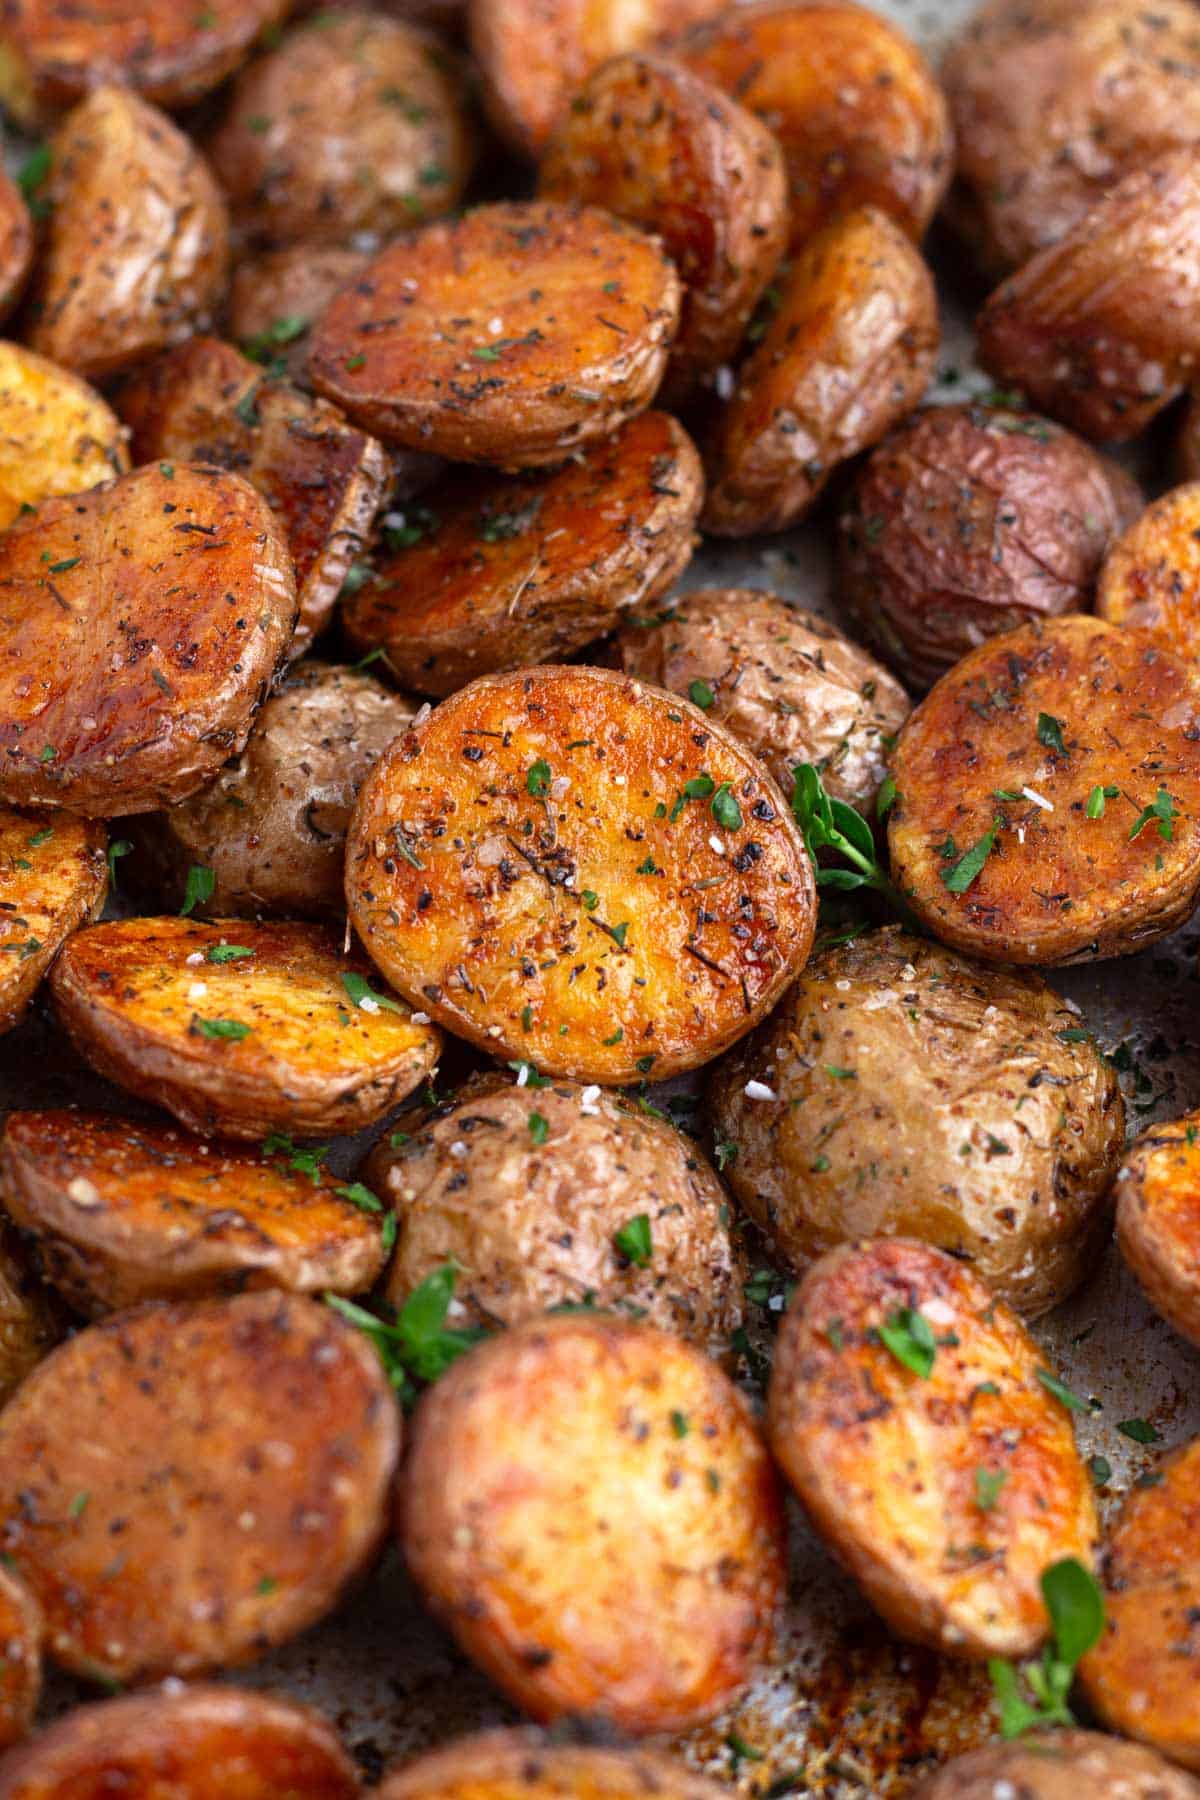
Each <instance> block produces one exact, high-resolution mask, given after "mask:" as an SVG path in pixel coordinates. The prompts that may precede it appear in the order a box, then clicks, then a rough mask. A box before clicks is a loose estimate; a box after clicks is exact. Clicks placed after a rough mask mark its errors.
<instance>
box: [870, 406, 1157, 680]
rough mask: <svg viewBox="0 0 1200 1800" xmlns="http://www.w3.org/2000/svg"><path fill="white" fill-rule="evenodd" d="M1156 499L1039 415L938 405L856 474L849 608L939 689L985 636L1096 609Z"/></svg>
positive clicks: (910, 422)
mask: <svg viewBox="0 0 1200 1800" xmlns="http://www.w3.org/2000/svg"><path fill="white" fill-rule="evenodd" d="M1144 505H1145V501H1144V499H1143V497H1142V494H1141V491H1140V489H1139V488H1138V485H1137V483H1136V482H1135V481H1134V480H1133V479H1132V477H1130V476H1129V475H1127V474H1126V473H1125V471H1124V470H1123V469H1122V468H1120V467H1119V466H1118V465H1117V464H1116V463H1113V462H1109V461H1108V459H1107V458H1106V457H1103V456H1099V455H1098V454H1097V453H1096V451H1094V450H1093V449H1092V448H1091V446H1090V445H1088V444H1085V443H1084V442H1083V441H1082V439H1081V438H1077V437H1074V436H1073V435H1072V434H1071V433H1070V432H1069V431H1064V430H1063V429H1062V427H1061V426H1059V425H1052V424H1051V423H1050V421H1049V420H1048V419H1041V418H1039V417H1038V415H1037V414H1036V413H1027V412H1013V411H1011V410H1009V408H1007V407H994V406H990V405H981V404H979V403H975V402H973V403H971V404H968V405H963V406H930V407H926V408H923V409H922V410H921V411H920V412H917V413H914V414H913V415H912V417H911V418H909V419H906V420H905V421H904V422H903V424H901V425H898V426H897V427H896V429H895V430H894V431H892V432H890V433H889V434H888V436H887V437H886V438H884V440H883V442H882V443H881V444H879V445H878V446H877V447H876V448H875V449H874V450H873V451H872V452H871V454H870V456H869V457H867V459H866V461H865V462H864V463H862V464H861V466H860V467H859V469H858V470H857V472H856V474H855V477H854V480H853V485H852V486H851V488H850V491H849V494H848V496H847V498H846V500H845V502H844V504H843V509H842V513H841V516H840V518H839V520H838V574H837V598H838V604H839V605H840V606H844V607H846V608H847V609H848V610H849V612H850V614H851V616H852V617H853V619H854V620H855V622H856V624H857V625H858V626H859V627H860V629H861V630H862V633H863V636H864V638H865V639H866V641H867V642H868V643H869V644H871V645H872V646H873V648H874V649H876V650H878V651H879V653H880V655H881V656H883V657H885V658H886V660H887V661H888V662H889V663H891V665H892V667H893V668H894V669H896V670H897V671H898V672H899V673H900V674H901V675H902V676H904V677H905V679H906V680H908V681H911V682H912V683H913V685H914V686H916V687H919V688H927V687H929V686H930V685H931V683H933V682H935V681H936V680H937V678H938V676H939V675H944V674H945V672H946V670H947V669H949V668H951V667H953V665H954V664H955V663H956V662H957V661H958V659H959V657H960V656H965V655H966V653H967V651H968V650H973V649H974V648H975V646H976V645H977V644H980V643H982V642H983V641H984V639H985V638H989V637H995V636H997V635H998V634H999V633H1000V632H1002V631H1011V630H1012V629H1013V628H1014V627H1015V626H1017V625H1023V624H1024V623H1025V621H1026V620H1027V619H1035V618H1054V617H1056V616H1057V615H1058V614H1059V613H1064V612H1080V611H1086V610H1087V609H1088V608H1089V606H1090V603H1091V598H1092V591H1093V588H1094V586H1095V582H1096V576H1097V574H1098V573H1099V569H1100V565H1101V562H1102V560H1103V558H1104V556H1105V554H1106V553H1107V551H1108V549H1109V547H1110V545H1111V544H1112V543H1113V542H1114V540H1115V539H1116V537H1117V536H1118V534H1119V533H1120V532H1121V531H1122V530H1124V528H1125V527H1126V526H1127V525H1129V524H1131V523H1132V521H1133V520H1134V519H1135V518H1136V517H1137V515H1138V514H1139V512H1140V511H1141V509H1142V507H1143V506H1144Z"/></svg>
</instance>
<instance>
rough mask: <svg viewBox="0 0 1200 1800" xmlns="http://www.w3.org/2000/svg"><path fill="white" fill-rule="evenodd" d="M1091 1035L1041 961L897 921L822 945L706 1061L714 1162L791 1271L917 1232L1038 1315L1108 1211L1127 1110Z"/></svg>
mask: <svg viewBox="0 0 1200 1800" xmlns="http://www.w3.org/2000/svg"><path fill="white" fill-rule="evenodd" d="M1086 1035H1087V1034H1086V1033H1085V1032H1083V1031H1082V1030H1081V1029H1080V1027H1079V1022H1078V1018H1077V1016H1076V1015H1075V1014H1073V1013H1072V1012H1070V1011H1069V1010H1068V1008H1067V1007H1066V1006H1065V1005H1064V1004H1063V1002H1062V1001H1061V1000H1059V999H1058V997H1057V995H1055V994H1054V993H1053V992H1052V991H1051V989H1050V988H1048V987H1047V986H1046V985H1045V984H1044V983H1043V982H1042V981H1041V980H1040V978H1038V977H1037V976H1034V975H1029V974H1016V973H1009V972H1006V971H1004V970H1000V969H989V968H986V967H984V966H983V965H982V964H979V963H970V962H967V961H966V960H965V959H964V958H963V957H959V956H955V955H954V954H953V953H952V952H951V951H948V950H943V949H942V948H941V946H940V945H938V944H931V943H929V942H928V941H927V940H926V939H924V938H918V937H914V936H911V935H910V934H909V933H907V932H905V931H901V930H900V929H899V928H898V927H888V928H887V929H885V930H883V931H876V932H870V933H868V934H867V935H865V936H862V937H857V938H855V939H854V940H853V941H852V942H850V943H847V944H837V945H834V946H833V947H831V948H830V949H828V950H825V951H823V952H822V953H821V954H820V955H819V956H816V957H814V958H813V960H812V962H810V963H809V965H808V967H807V968H806V969H805V971H804V973H803V975H802V976H801V977H800V979H799V980H798V981H797V982H796V983H795V985H794V986H793V987H792V988H790V989H789V990H788V993H787V994H786V996H785V997H784V1000H783V1003H782V1005H780V1006H779V1007H778V1008H777V1009H776V1011H775V1013H774V1014H773V1015H772V1017H771V1019H770V1020H769V1021H768V1023H767V1024H766V1025H764V1026H763V1028H762V1029H761V1030H760V1031H758V1032H756V1033H755V1034H754V1036H753V1037H750V1038H748V1039H747V1040H746V1041H745V1043H744V1044H742V1045H741V1046H740V1047H739V1048H738V1050H737V1051H735V1052H734V1054H733V1055H732V1056H730V1057H727V1058H726V1059H725V1061H724V1062H722V1063H721V1064H719V1065H718V1067H717V1069H716V1071H715V1073H714V1076H713V1081H712V1087H711V1100H712V1115H713V1129H714V1131H715V1133H716V1135H717V1138H718V1140H719V1141H720V1142H722V1143H724V1144H725V1145H726V1146H729V1145H733V1146H736V1155H735V1156H734V1157H733V1158H732V1159H731V1160H730V1162H729V1163H728V1165H727V1179H728V1180H729V1182H730V1184H731V1185H732V1187H733V1190H734V1192H735V1194H736V1195H737V1197H738V1199H739V1200H740V1201H741V1203H742V1205H743V1206H744V1207H745V1209H746V1211H747V1212H748V1213H749V1214H750V1216H751V1218H752V1219H754V1220H755V1222H756V1223H757V1224H758V1225H759V1226H760V1227H761V1228H762V1230H763V1231H764V1232H766V1233H767V1234H768V1236H769V1237H770V1238H771V1239H772V1240H773V1242H774V1244H775V1246H776V1249H777V1251H778V1252H779V1253H780V1254H781V1255H782V1257H783V1258H784V1259H785V1260H786V1262H787V1263H788V1264H789V1265H790V1266H791V1267H792V1268H793V1269H795V1270H797V1271H800V1270H803V1269H804V1268H805V1267H807V1265H808V1264H809V1263H810V1262H811V1261H812V1260H813V1258H814V1257H817V1256H820V1255H821V1254H822V1252H824V1251H826V1250H829V1249H832V1248H833V1246H834V1245H836V1244H842V1243H845V1242H846V1241H847V1240H849V1239H854V1238H858V1237H883V1236H887V1237H893V1236H896V1237H915V1238H921V1239H923V1240H924V1241H925V1242H926V1243H930V1244H936V1245H937V1246H938V1247H939V1248H940V1249H942V1250H946V1251H949V1252H950V1253H951V1254H953V1255H954V1256H957V1257H958V1258H960V1260H962V1261H964V1262H967V1263H970V1264H971V1266H972V1268H973V1269H974V1271H975V1272H976V1273H977V1274H978V1275H979V1276H981V1277H982V1279H983V1280H984V1281H986V1282H987V1284H988V1286H989V1287H990V1288H991V1289H992V1290H993V1292H995V1293H997V1294H999V1295H1000V1297H1001V1298H1002V1299H1003V1300H1005V1301H1007V1303H1008V1304H1009V1305H1010V1306H1013V1307H1015V1308H1016V1310H1017V1311H1018V1312H1020V1313H1022V1314H1024V1315H1025V1316H1026V1317H1029V1318H1033V1317H1036V1315H1037V1314H1039V1313H1043V1312H1045V1311H1046V1310H1047V1309H1048V1308H1049V1307H1051V1306H1057V1305H1058V1303H1059V1301H1060V1300H1063V1299H1065V1298H1066V1296H1067V1295H1068V1294H1069V1293H1070V1292H1071V1290H1072V1289H1073V1288H1074V1287H1076V1286H1077V1285H1078V1283H1079V1282H1080V1281H1081V1280H1082V1279H1083V1277H1084V1276H1085V1275H1086V1274H1087V1272H1088V1269H1089V1267H1090V1266H1091V1264H1092V1262H1093V1261H1094V1259H1095V1257H1096V1256H1097V1255H1098V1254H1099V1252H1100V1250H1101V1248H1102V1247H1103V1245H1104V1244H1105V1243H1106V1242H1107V1240H1108V1234H1109V1229H1110V1226H1111V1223H1112V1212H1111V1208H1110V1207H1109V1206H1107V1205H1105V1203H1104V1202H1105V1197H1106V1195H1107V1193H1108V1189H1109V1185H1110V1183H1111V1182H1112V1179H1113V1176H1114V1175H1115V1173H1116V1170H1117V1167H1118V1164H1119V1163H1120V1160H1121V1152H1122V1149H1123V1146H1124V1142H1125V1130H1124V1127H1125V1111H1124V1107H1123V1105H1122V1102H1121V1090H1120V1088H1119V1086H1118V1084H1117V1077H1116V1075H1115V1073H1114V1072H1113V1070H1112V1068H1111V1067H1110V1065H1109V1064H1108V1063H1107V1062H1105V1060H1104V1059H1103V1058H1102V1057H1101V1056H1100V1054H1099V1052H1098V1051H1097V1050H1096V1049H1095V1048H1094V1046H1093V1045H1092V1044H1091V1043H1090V1042H1082V1041H1079V1040H1080V1039H1082V1038H1086ZM726 1153H727V1155H728V1154H729V1152H728V1149H727V1152H726Z"/></svg>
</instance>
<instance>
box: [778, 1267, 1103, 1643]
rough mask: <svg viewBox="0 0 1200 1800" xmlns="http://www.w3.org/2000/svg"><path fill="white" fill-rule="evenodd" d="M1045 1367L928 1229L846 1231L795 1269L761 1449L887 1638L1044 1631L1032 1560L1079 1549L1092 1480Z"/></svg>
mask: <svg viewBox="0 0 1200 1800" xmlns="http://www.w3.org/2000/svg"><path fill="white" fill-rule="evenodd" d="M918 1320H919V1323H918V1322H917V1321H918ZM893 1346H898V1347H899V1349H900V1350H902V1351H903V1352H904V1354H905V1355H906V1356H907V1357H908V1358H909V1360H908V1361H907V1362H906V1361H905V1360H904V1358H903V1356H901V1355H900V1354H897V1350H896V1348H894V1347H893ZM914 1365H915V1366H914ZM1045 1372H1046V1371H1045V1369H1044V1366H1043V1357H1042V1352H1041V1350H1040V1349H1039V1348H1038V1346H1037V1345H1036V1344H1035V1343H1034V1341H1033V1339H1032V1338H1031V1337H1030V1336H1029V1334H1028V1333H1027V1332H1026V1330H1025V1328H1024V1326H1023V1325H1022V1324H1021V1322H1020V1321H1019V1320H1018V1319H1017V1318H1016V1317H1015V1316H1014V1315H1013V1314H1012V1313H1011V1312H1009V1310H1008V1308H1007V1307H1006V1306H1005V1305H1004V1303H1003V1302H1002V1301H999V1300H997V1299H996V1296H995V1295H994V1294H993V1293H992V1291H991V1289H990V1288H988V1287H985V1285H984V1283H983V1282H982V1281H980V1279H979V1277H978V1276H977V1275H975V1274H973V1273H972V1272H971V1270H969V1269H965V1268H964V1267H963V1266H962V1264H961V1263H959V1262H957V1261H956V1260H955V1259H954V1257H952V1256H947V1255H946V1254H945V1253H944V1252H943V1251H941V1250H935V1249H933V1248H932V1246H930V1245H928V1244H921V1243H917V1242H916V1241H915V1240H914V1239H911V1238H879V1239H876V1240H874V1241H873V1242H870V1241H869V1242H864V1243H860V1244H844V1245H842V1246H841V1247H840V1248H838V1249H836V1250H831V1251H830V1252H829V1254H828V1255H827V1256H824V1257H822V1258H821V1260H820V1262H818V1263H816V1264H815V1265H814V1266H813V1268H812V1269H811V1270H810V1271H809V1273H808V1275H807V1276H806V1277H805V1279H804V1281H803V1283H802V1284H801V1286H800V1288H799V1290H798V1292H797V1294H796V1297H795V1299H794V1300H793V1302H792V1304H791V1306H790V1308H789V1309H788V1312H787V1315H786V1317H785V1319H784V1321H783V1324H782V1326H781V1327H780V1332H779V1339H778V1342H777V1344H776V1347H775V1363H774V1368H773V1370H772V1374H771V1383H770V1389H769V1392H768V1400H767V1417H768V1430H769V1433H770V1439H771V1447H772V1449H773V1450H774V1452H775V1456H776V1458H777V1459H778V1461H779V1462H780V1463H781V1465H782V1467H783V1470H784V1472H785V1474H786V1475H787V1476H788V1479H789V1480H790V1481H791V1483H792V1485H793V1486H794V1487H795V1489H796V1492H797V1493H798V1494H799V1495H800V1498H801V1500H802V1501H803V1502H804V1507H805V1510H806V1512H807V1513H808V1516H809V1517H810V1518H811V1520H812V1522H813V1524H814V1525H815V1526H816V1528H817V1530H818V1531H819V1532H820V1533H821V1536H822V1537H823V1538H824V1539H825V1541H826V1542H827V1543H828V1544H829V1545H830V1546H831V1548H832V1549H833V1550H834V1552H835V1554H836V1555H837V1556H838V1557H839V1559H840V1560H841V1561H842V1562H843V1563H844V1564H845V1565H846V1567H847V1568H848V1569H849V1571H850V1573H851V1574H852V1575H853V1576H854V1578H855V1580H856V1581H857V1582H858V1583H859V1584H860V1586H861V1587H862V1588H863V1590H864V1592H865V1593H866V1595H867V1598H868V1599H869V1600H870V1601H871V1604H872V1605H873V1606H875V1607H876V1608H877V1609H878V1610H879V1612H881V1613H882V1615H883V1617H884V1619H885V1620H886V1621H887V1623H888V1625H889V1626H890V1627H891V1629H892V1630H893V1631H895V1632H896V1633H897V1634H898V1635H899V1636H900V1637H903V1638H911V1639H913V1640H914V1641H915V1642H917V1643H922V1644H929V1645H931V1646H932V1647H933V1648H934V1649H937V1650H941V1651H945V1652H949V1653H950V1654H952V1655H955V1656H966V1657H973V1658H974V1657H988V1656H1007V1657H1017V1656H1029V1655H1031V1654H1032V1653H1033V1652H1034V1651H1035V1650H1037V1649H1038V1647H1039V1646H1040V1645H1041V1643H1042V1642H1043V1640H1044V1639H1045V1637H1046V1635H1047V1632H1048V1629H1049V1619H1048V1617H1047V1614H1046V1608H1045V1603H1044V1601H1043V1599H1042V1593H1041V1586H1040V1582H1041V1576H1042V1572H1043V1570H1045V1569H1046V1568H1048V1567H1049V1565H1050V1564H1051V1563H1055V1562H1058V1561H1060V1560H1061V1559H1063V1558H1065V1557H1074V1558H1076V1559H1077V1560H1078V1561H1080V1562H1082V1563H1084V1564H1090V1563H1091V1560H1092V1554H1093V1549H1094V1545H1095V1539H1096V1535H1097V1529H1096V1512H1095V1503H1094V1500H1093V1498H1092V1483H1091V1479H1090V1477H1089V1476H1088V1474H1087V1471H1086V1470H1085V1468H1084V1466H1083V1461H1082V1459H1081V1457H1080V1455H1079V1452H1078V1450H1077V1449H1076V1447H1075V1434H1074V1430H1073V1428H1072V1424H1071V1414H1070V1412H1069V1411H1068V1409H1067V1407H1066V1406H1064V1405H1063V1403H1062V1402H1061V1401H1060V1400H1058V1399H1056V1398H1054V1397H1053V1395H1052V1394H1051V1393H1050V1392H1048V1391H1047V1389H1046V1387H1045V1385H1044V1383H1043V1382H1042V1381H1041V1380H1040V1379H1039V1377H1040V1375H1042V1374H1044V1373H1045Z"/></svg>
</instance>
